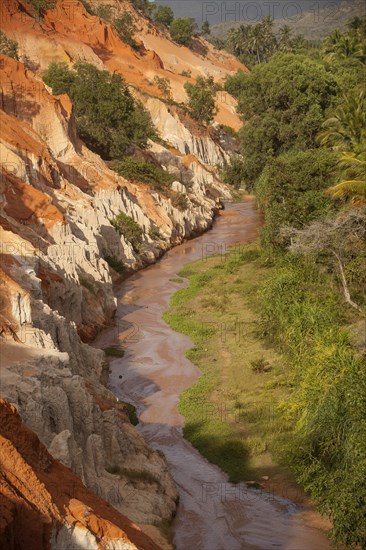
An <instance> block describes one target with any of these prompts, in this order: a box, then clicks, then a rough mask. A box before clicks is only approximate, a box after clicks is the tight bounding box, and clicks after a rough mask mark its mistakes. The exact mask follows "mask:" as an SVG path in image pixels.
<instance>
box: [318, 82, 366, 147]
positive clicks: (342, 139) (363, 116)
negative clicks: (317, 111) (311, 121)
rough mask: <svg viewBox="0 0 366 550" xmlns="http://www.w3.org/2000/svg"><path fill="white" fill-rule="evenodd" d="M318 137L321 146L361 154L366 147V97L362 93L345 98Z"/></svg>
mask: <svg viewBox="0 0 366 550" xmlns="http://www.w3.org/2000/svg"><path fill="white" fill-rule="evenodd" d="M322 128H323V129H322V131H321V132H320V133H319V135H318V140H319V143H320V144H321V145H324V146H326V147H332V149H334V150H335V151H341V152H342V153H343V152H346V151H351V152H354V153H356V154H357V153H359V152H361V151H362V150H364V149H365V147H366V95H365V92H363V91H362V92H360V93H359V94H358V95H356V94H352V95H350V96H348V97H345V98H344V100H343V103H342V104H341V105H339V107H337V109H336V110H335V112H334V113H333V115H332V116H331V117H329V118H328V119H327V120H326V121H325V122H324V123H323V125H322Z"/></svg>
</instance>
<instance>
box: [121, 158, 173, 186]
mask: <svg viewBox="0 0 366 550" xmlns="http://www.w3.org/2000/svg"><path fill="white" fill-rule="evenodd" d="M116 171H117V172H118V173H119V174H120V175H121V176H123V177H125V178H126V179H128V180H130V181H140V182H143V183H149V184H150V185H152V186H153V187H154V188H156V189H164V188H169V187H170V186H171V184H172V183H173V181H174V176H172V175H171V174H169V172H166V171H165V170H163V168H161V166H159V165H157V164H153V163H152V162H146V161H144V160H137V159H134V158H132V157H126V158H124V159H123V160H122V161H120V162H119V163H118V164H117V166H116Z"/></svg>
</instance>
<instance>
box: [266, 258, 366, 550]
mask: <svg viewBox="0 0 366 550" xmlns="http://www.w3.org/2000/svg"><path fill="white" fill-rule="evenodd" d="M286 260H287V261H283V262H282V265H280V266H278V268H277V270H276V271H275V273H274V275H273V276H271V277H270V278H269V280H268V281H267V282H266V284H265V286H264V288H263V290H262V299H263V331H264V334H265V335H266V337H267V338H270V339H271V340H272V342H275V343H276V344H277V345H278V346H279V347H280V348H281V350H282V352H283V353H284V354H285V355H286V357H287V358H288V366H289V369H290V370H289V377H291V380H292V385H293V388H294V391H293V393H292V396H291V397H290V398H289V400H288V401H287V403H284V404H283V414H284V415H286V416H287V417H289V418H291V419H292V421H293V422H294V423H296V429H295V435H294V436H293V437H292V438H291V440H290V441H289V442H288V444H287V451H286V455H287V459H288V460H289V462H290V464H291V465H292V468H293V470H294V471H295V473H296V475H297V477H298V480H299V481H300V482H301V483H302V484H303V486H304V487H305V488H306V490H308V491H310V493H311V495H312V497H313V498H314V499H315V500H316V501H317V503H318V506H319V508H320V510H321V511H322V512H324V513H326V514H328V515H329V516H330V517H331V519H332V521H333V530H332V531H333V535H334V537H335V539H336V540H337V541H338V542H340V543H343V544H350V545H356V544H360V545H361V546H362V547H364V545H365V540H366V485H365V483H364V480H365V479H366V437H365V433H366V371H365V368H364V361H363V360H362V358H361V357H360V356H357V354H356V353H355V352H354V351H353V349H352V346H351V344H350V339H349V335H348V333H347V332H346V330H344V329H342V328H341V322H342V318H341V308H340V306H339V303H337V300H336V299H335V297H334V295H333V292H332V287H331V284H330V281H329V280H328V278H327V277H326V276H325V275H320V274H319V271H318V269H316V268H315V267H314V266H312V265H311V264H309V263H303V262H299V260H298V258H296V259H295V258H292V257H291V256H288V257H287V258H286Z"/></svg>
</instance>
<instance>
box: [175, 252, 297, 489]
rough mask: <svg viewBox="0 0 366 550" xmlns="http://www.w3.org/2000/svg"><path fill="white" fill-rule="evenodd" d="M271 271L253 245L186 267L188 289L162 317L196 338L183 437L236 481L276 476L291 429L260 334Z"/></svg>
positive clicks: (281, 381)
mask: <svg viewBox="0 0 366 550" xmlns="http://www.w3.org/2000/svg"><path fill="white" fill-rule="evenodd" d="M270 272H271V269H270V268H268V267H266V266H265V265H264V264H263V262H262V260H261V257H260V255H259V252H258V250H257V249H256V248H255V246H254V247H253V246H248V247H246V248H245V249H244V251H243V254H241V255H240V256H235V257H234V256H230V254H229V255H228V256H227V257H222V256H212V257H210V258H208V259H205V260H199V261H196V262H193V263H190V264H187V265H186V266H185V267H184V268H183V269H182V271H181V272H180V273H179V274H178V275H179V276H180V277H185V278H188V279H189V285H188V286H187V288H184V289H181V290H178V291H177V292H176V293H175V294H174V295H173V296H172V298H171V301H170V308H169V310H168V311H167V312H165V314H164V319H165V321H166V322H167V323H168V324H169V325H170V326H171V327H172V328H173V329H174V330H176V331H177V332H182V333H184V334H187V335H188V336H190V337H191V339H192V340H193V342H194V347H192V348H191V349H190V350H188V351H187V354H186V355H187V357H188V358H189V359H190V360H191V361H192V362H193V363H194V364H196V365H197V366H198V367H199V368H200V369H201V371H202V376H201V377H200V378H199V379H198V381H197V382H196V384H194V385H193V386H192V387H190V388H189V389H187V390H186V391H184V392H183V393H182V394H181V397H180V403H179V410H180V412H181V413H182V414H183V415H184V417H185V427H184V436H185V437H186V439H188V440H189V441H190V442H191V443H192V444H193V445H194V446H195V447H196V448H197V449H198V450H199V451H200V452H201V454H202V455H203V456H205V457H206V458H207V459H208V460H209V461H210V462H212V463H214V464H217V465H218V466H220V468H221V469H222V470H223V471H225V472H226V473H227V474H228V475H229V478H230V480H231V481H233V482H239V481H245V480H248V479H259V478H260V477H261V476H262V475H265V474H267V473H268V470H269V469H270V470H271V473H273V472H274V471H275V470H276V468H278V466H277V464H276V462H275V459H274V458H273V457H274V456H276V446H277V445H278V444H279V441H280V440H281V438H283V437H286V436H287V435H288V433H289V432H290V430H291V425H288V422H287V421H286V418H284V417H282V415H281V407H280V404H281V402H282V400H285V399H286V396H287V395H288V394H289V392H290V391H291V387H290V385H289V384H287V382H286V371H285V366H284V363H283V360H282V358H281V356H279V355H278V354H277V353H276V352H275V350H274V349H273V348H272V347H270V346H269V345H268V344H267V343H266V342H265V341H264V340H263V339H261V337H260V336H259V334H258V325H259V322H260V320H259V315H258V313H256V311H258V310H259V308H257V307H256V305H257V300H258V299H259V298H258V295H257V294H258V289H259V287H260V284H261V282H262V281H263V280H265V278H267V277H268V276H269V274H270ZM253 365H254V366H255V365H265V367H266V368H265V369H261V368H260V369H255V368H253Z"/></svg>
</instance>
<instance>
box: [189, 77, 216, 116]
mask: <svg viewBox="0 0 366 550" xmlns="http://www.w3.org/2000/svg"><path fill="white" fill-rule="evenodd" d="M184 89H185V91H186V92H187V95H188V108H189V110H190V114H191V116H192V118H194V119H196V120H199V121H201V122H203V123H205V124H210V123H211V122H212V121H213V118H214V116H215V114H216V112H217V111H216V106H215V95H216V92H217V90H218V88H217V85H216V84H215V82H214V79H213V77H212V76H209V77H207V78H204V77H202V76H198V77H197V78H196V83H195V84H192V83H191V82H186V83H185V84H184Z"/></svg>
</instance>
